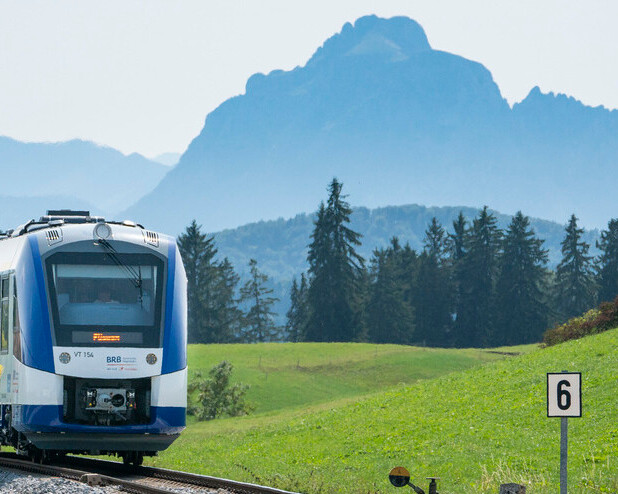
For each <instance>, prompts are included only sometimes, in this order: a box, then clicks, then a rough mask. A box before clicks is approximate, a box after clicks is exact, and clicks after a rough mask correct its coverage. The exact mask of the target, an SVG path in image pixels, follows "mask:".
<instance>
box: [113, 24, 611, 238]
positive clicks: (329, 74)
mask: <svg viewBox="0 0 618 494" xmlns="http://www.w3.org/2000/svg"><path fill="white" fill-rule="evenodd" d="M617 135H618V111H608V110H606V109H605V108H602V107H600V108H590V107H587V106H585V105H583V104H582V103H580V102H578V101H576V100H575V99H573V98H569V97H566V96H563V95H554V94H552V93H550V94H543V93H542V92H541V91H540V90H539V89H538V88H534V89H532V90H531V92H530V94H529V95H528V96H527V97H526V98H525V99H524V100H523V101H522V102H521V103H518V104H516V105H514V107H513V108H511V107H509V105H508V104H507V102H506V100H505V99H504V98H503V97H502V95H501V94H500V90H499V88H498V86H497V85H496V83H495V82H494V81H493V79H492V76H491V73H490V72H489V71H488V70H487V69H486V68H485V67H483V66H482V65H481V64H479V63H476V62H473V61H470V60H467V59H465V58H463V57H460V56H457V55H454V54H451V53H446V52H443V51H439V50H434V49H432V48H431V46H430V45H429V43H428V41H427V37H426V35H425V32H424V31H423V29H422V27H421V26H420V25H419V24H417V23H416V22H415V21H413V20H411V19H409V18H404V17H395V18H391V19H382V18H378V17H375V16H368V17H362V18H360V19H358V20H357V21H356V22H355V23H354V25H352V24H346V25H345V26H344V27H343V29H342V31H341V32H340V33H338V34H336V35H334V36H333V37H331V38H330V39H328V40H327V41H326V42H325V43H324V45H323V46H322V47H320V48H319V49H318V50H317V51H316V52H315V54H314V55H313V56H312V57H311V59H310V60H309V61H308V62H307V63H306V64H305V65H304V66H302V67H296V68H295V69H293V70H290V71H281V70H276V71H273V72H271V73H269V74H268V75H264V74H255V75H253V76H252V77H251V78H249V80H248V81H247V85H246V90H245V93H244V94H242V95H239V96H235V97H233V98H230V99H229V100H227V101H225V102H224V103H223V104H221V105H220V106H219V107H218V108H217V109H215V110H214V111H213V112H212V113H210V114H209V115H208V116H207V118H206V122H205V125H204V127H203V129H202V131H201V133H200V134H199V135H198V136H197V137H196V138H195V139H194V140H193V142H192V143H191V144H190V146H189V147H188V149H187V150H186V152H185V153H184V154H183V156H182V157H181V159H180V162H179V163H178V165H177V166H176V167H175V168H174V169H173V170H171V171H170V173H169V174H168V175H166V177H165V178H164V179H163V180H162V181H161V183H160V184H159V185H158V186H157V187H156V188H155V189H154V190H153V191H152V192H151V193H150V194H148V195H146V196H145V197H144V198H142V199H141V200H140V201H138V202H137V204H135V205H134V206H132V207H131V208H130V209H129V211H128V212H127V213H126V214H125V216H130V217H133V218H137V219H138V220H139V221H142V222H144V223H147V224H148V225H151V226H152V227H153V228H157V229H160V230H164V231H168V232H170V233H178V232H179V231H180V229H181V228H182V227H183V225H186V224H187V223H188V222H189V221H190V220H191V219H192V218H194V217H195V218H197V219H198V220H199V222H201V223H203V224H204V225H205V226H206V228H207V229H209V230H210V231H214V230H220V229H223V228H229V227H234V226H237V225H241V224H244V223H248V222H253V221H257V220H260V219H273V218H277V217H280V216H284V217H289V216H291V215H293V214H294V213H295V212H297V211H312V210H314V209H315V207H316V202H317V198H320V197H324V195H325V186H326V184H327V183H328V182H329V181H330V180H331V179H332V177H333V176H337V177H338V178H339V180H340V181H342V182H343V183H344V184H345V185H346V190H347V192H348V193H349V194H350V197H352V198H353V201H354V203H355V204H363V205H365V206H367V207H371V208H375V207H379V206H385V205H393V204H409V203H411V202H415V203H421V204H427V205H448V204H466V205H469V206H475V207H479V206H482V205H483V204H491V205H492V206H493V207H495V208H497V209H499V210H501V211H504V212H509V213H514V212H515V211H517V210H519V209H521V210H522V211H524V213H526V214H529V215H531V216H539V217H545V218H549V219H553V220H556V221H560V222H562V221H564V220H565V218H567V216H568V215H569V214H570V213H572V212H575V213H576V214H577V215H578V216H579V217H580V218H581V219H582V223H583V224H585V225H588V226H596V227H599V226H603V225H604V224H605V223H606V222H607V220H608V219H609V218H610V217H611V216H612V215H615V210H616V201H615V200H614V199H613V195H614V194H613V183H614V182H615V181H616V179H618V167H616V166H615V165H616V163H617V162H618V139H616V136H617Z"/></svg>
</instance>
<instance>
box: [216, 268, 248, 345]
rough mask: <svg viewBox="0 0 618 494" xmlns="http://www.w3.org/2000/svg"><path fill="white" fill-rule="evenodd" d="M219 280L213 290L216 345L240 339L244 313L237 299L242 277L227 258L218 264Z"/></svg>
mask: <svg viewBox="0 0 618 494" xmlns="http://www.w3.org/2000/svg"><path fill="white" fill-rule="evenodd" d="M216 272H217V279H216V283H215V284H214V286H213V289H212V290H211V295H210V297H211V301H212V302H211V312H212V314H213V318H212V326H213V337H212V340H211V341H212V342H214V343H229V342H232V341H235V340H236V339H238V333H239V331H240V327H241V323H242V311H241V310H240V309H239V308H238V300H237V298H236V293H237V288H238V283H239V281H240V277H239V276H238V274H236V271H234V266H232V263H231V262H230V261H229V259H228V258H227V257H226V258H224V259H223V261H221V262H220V263H219V264H217V271H216Z"/></svg>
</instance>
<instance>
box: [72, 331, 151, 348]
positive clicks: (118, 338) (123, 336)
mask: <svg viewBox="0 0 618 494" xmlns="http://www.w3.org/2000/svg"><path fill="white" fill-rule="evenodd" d="M72 333H73V334H72V336H73V338H72V340H73V344H78V345H82V344H86V343H90V344H92V345H95V346H96V344H97V343H119V344H126V345H141V344H142V343H143V342H144V334H143V333H141V332H116V333H110V332H104V331H73V332H72Z"/></svg>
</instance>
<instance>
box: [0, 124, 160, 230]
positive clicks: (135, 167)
mask: <svg viewBox="0 0 618 494" xmlns="http://www.w3.org/2000/svg"><path fill="white" fill-rule="evenodd" d="M0 169H1V170H2V181H3V183H4V184H10V186H8V187H7V188H5V189H3V191H2V195H3V196H12V197H17V198H22V199H24V200H25V202H28V201H33V202H45V203H47V204H49V205H48V206H47V207H46V208H45V209H43V210H39V211H37V212H36V214H35V215H34V216H35V217H36V218H37V219H38V217H39V216H41V215H42V214H45V210H46V209H54V208H69V207H73V208H76V209H82V208H83V209H88V208H89V205H92V206H94V207H93V208H91V209H94V210H97V211H100V212H102V213H104V214H106V215H109V214H113V213H117V212H118V211H120V210H121V209H125V208H126V207H127V205H128V204H132V203H134V202H135V201H137V200H138V199H139V198H140V197H142V196H143V195H144V194H146V193H148V192H150V191H151V190H152V189H153V188H154V187H155V185H157V184H158V183H159V181H160V180H161V179H162V178H163V176H164V175H165V173H166V172H167V171H168V170H169V168H168V167H166V166H164V165H162V164H160V163H156V162H154V161H151V160H148V159H146V158H144V157H143V156H141V155H139V154H136V153H134V154H131V155H128V156H127V155H124V154H122V153H121V152H119V151H117V150H115V149H112V148H110V147H106V146H99V145H97V144H95V143H93V142H88V141H81V140H73V141H67V142H55V143H40V142H39V143H26V142H20V141H16V140H14V139H10V138H8V137H2V136H0ZM59 196H61V197H62V198H65V200H64V201H63V203H60V202H59V201H58V200H57V199H58V198H59ZM2 206H6V207H3V210H2V211H0V228H1V229H4V228H10V227H13V226H15V224H13V223H15V221H17V223H24V222H25V221H27V220H29V219H30V218H31V217H32V214H27V215H26V217H24V216H23V215H24V214H25V213H26V212H27V211H30V210H31V209H32V208H31V207H29V208H27V210H26V211H23V210H21V209H20V208H18V205H17V204H13V205H11V203H10V202H9V203H6V202H5V201H3V203H2ZM18 215H19V216H20V218H19V219H17V220H15V218H16V217H17V216H18ZM5 218H6V219H5ZM123 219H124V218H123ZM5 221H6V223H5Z"/></svg>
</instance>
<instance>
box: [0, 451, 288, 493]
mask: <svg viewBox="0 0 618 494" xmlns="http://www.w3.org/2000/svg"><path fill="white" fill-rule="evenodd" d="M0 467H6V468H12V469H16V470H21V471H25V472H30V473H37V474H42V475H49V476H55V477H62V478H65V479H69V480H76V481H79V482H83V483H87V484H89V485H93V486H96V485H99V486H105V485H115V486H118V487H119V488H121V489H122V490H123V491H125V492H132V493H136V494H169V493H170V492H174V491H173V490H174V489H191V491H189V492H195V493H201V492H204V493H206V492H213V490H214V489H223V490H224V492H229V493H234V494H295V493H290V492H289V491H283V490H280V489H275V488H272V487H266V486H261V485H256V484H250V483H246V482H237V481H234V480H228V479H222V478H217V477H210V476H208V475H198V474H193V473H187V472H180V471H177V470H167V469H164V468H154V467H137V468H135V467H126V466H125V465H123V464H122V463H119V462H114V461H109V460H98V459H91V458H81V457H74V456H67V457H65V458H62V459H59V460H54V461H53V462H50V463H49V464H38V463H34V462H32V461H31V460H29V459H26V458H23V457H20V456H18V455H16V454H14V453H0Z"/></svg>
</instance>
